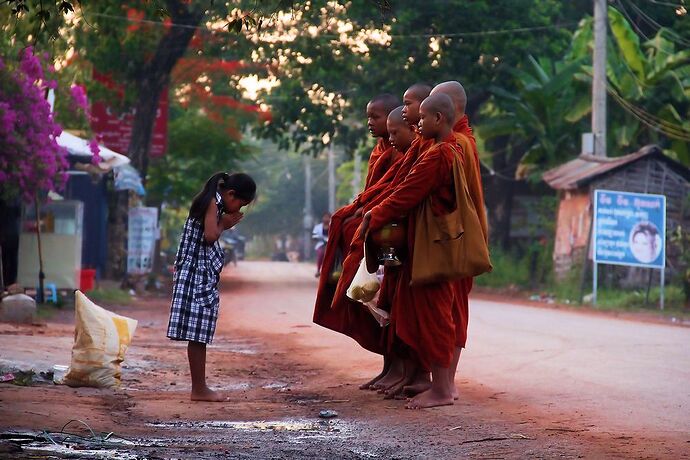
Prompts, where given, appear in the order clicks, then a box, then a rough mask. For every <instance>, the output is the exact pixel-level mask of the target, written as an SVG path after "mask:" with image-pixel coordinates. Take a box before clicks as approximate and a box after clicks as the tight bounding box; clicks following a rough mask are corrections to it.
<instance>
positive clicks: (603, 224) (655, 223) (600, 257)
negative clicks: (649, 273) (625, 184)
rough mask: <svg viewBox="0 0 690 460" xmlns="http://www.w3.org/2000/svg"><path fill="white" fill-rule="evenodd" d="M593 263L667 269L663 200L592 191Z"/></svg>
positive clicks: (610, 191)
mask: <svg viewBox="0 0 690 460" xmlns="http://www.w3.org/2000/svg"><path fill="white" fill-rule="evenodd" d="M593 225H594V239H593V241H594V251H593V255H594V262H595V263H600V264H614V265H630V266H635V267H647V268H659V269H663V268H664V267H665V266H666V197H665V196H664V195H652V194H646V193H630V192H618V191H613V190H595V191H594V222H593Z"/></svg>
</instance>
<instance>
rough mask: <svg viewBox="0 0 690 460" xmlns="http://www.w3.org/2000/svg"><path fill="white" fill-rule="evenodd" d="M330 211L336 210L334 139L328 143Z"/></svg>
mask: <svg viewBox="0 0 690 460" xmlns="http://www.w3.org/2000/svg"><path fill="white" fill-rule="evenodd" d="M328 212H330V213H333V212H335V152H334V151H333V139H331V141H330V142H329V143H328Z"/></svg>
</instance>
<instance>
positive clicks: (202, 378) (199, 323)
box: [167, 172, 256, 401]
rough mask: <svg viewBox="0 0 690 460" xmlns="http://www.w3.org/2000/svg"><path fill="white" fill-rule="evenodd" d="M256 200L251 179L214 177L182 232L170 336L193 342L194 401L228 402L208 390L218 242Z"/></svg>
mask: <svg viewBox="0 0 690 460" xmlns="http://www.w3.org/2000/svg"><path fill="white" fill-rule="evenodd" d="M255 196H256V184H255V183H254V180H253V179H252V178H251V177H249V176H248V175H247V174H242V173H237V174H228V173H224V172H222V173H216V174H214V175H213V176H211V177H210V178H209V179H208V181H206V184H205V185H204V188H203V189H202V190H201V192H199V193H198V194H197V195H196V196H195V197H194V200H193V201H192V206H191V207H190V209H189V216H188V217H187V220H186V222H185V224H184V229H183V230H182V236H181V238H180V246H179V247H178V249H177V255H176V257H175V274H174V279H173V295H172V305H171V307H170V321H169V323H168V334H167V336H168V337H169V338H171V339H173V340H186V341H188V342H189V343H188V345H187V358H188V359H189V370H190V373H191V376H192V393H191V399H192V401H223V400H224V399H225V398H224V397H223V396H222V395H220V394H218V393H217V392H215V391H213V390H211V389H210V388H209V387H208V386H207V385H206V344H209V343H211V341H212V340H213V334H214V332H215V330H216V321H217V320H218V306H219V303H220V296H219V292H218V281H219V279H220V271H221V270H222V268H223V250H222V249H221V247H220V244H219V243H218V238H220V235H221V233H223V231H224V230H227V229H229V228H232V227H234V226H235V225H236V224H237V223H238V222H239V221H240V220H242V217H243V214H242V213H241V212H240V209H241V208H242V207H243V206H246V205H248V204H249V203H251V202H252V201H253V200H254V197H255Z"/></svg>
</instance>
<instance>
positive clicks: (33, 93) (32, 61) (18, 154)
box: [0, 47, 98, 201]
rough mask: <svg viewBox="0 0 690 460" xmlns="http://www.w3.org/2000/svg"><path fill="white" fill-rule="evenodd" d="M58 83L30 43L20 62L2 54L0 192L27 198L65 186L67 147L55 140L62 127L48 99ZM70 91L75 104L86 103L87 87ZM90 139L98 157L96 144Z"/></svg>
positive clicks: (0, 84) (30, 198) (85, 104)
mask: <svg viewBox="0 0 690 460" xmlns="http://www.w3.org/2000/svg"><path fill="white" fill-rule="evenodd" d="M11 64H15V65H11ZM56 86H57V82H56V81H55V80H53V79H50V78H49V76H48V75H46V73H45V72H44V65H43V62H42V61H41V59H40V58H39V57H38V56H37V55H36V54H34V52H33V49H32V48H31V47H28V48H25V49H23V50H22V51H21V53H20V56H19V61H18V63H14V62H13V63H10V62H8V61H4V60H3V59H2V58H1V57H0V197H4V198H13V197H17V196H21V197H22V198H23V199H24V200H27V201H29V200H33V199H34V197H35V196H36V194H37V193H39V192H41V191H48V190H61V189H62V188H64V185H65V183H66V180H67V175H66V174H65V171H66V169H67V167H68V163H67V158H66V156H67V152H66V151H65V149H63V148H62V147H60V146H59V145H58V144H57V141H56V139H57V137H58V136H59V135H60V133H62V128H61V127H60V125H58V124H57V123H56V122H55V120H54V119H53V115H52V113H51V110H50V104H49V103H48V101H47V100H46V92H47V90H48V89H50V88H55V87H56ZM71 93H72V97H73V99H74V102H75V105H77V106H79V107H80V108H82V109H84V108H86V106H87V102H86V95H85V93H84V90H83V88H82V87H77V86H75V87H73V88H72V90H71ZM92 144H93V145H91V146H90V147H91V150H92V152H94V154H95V155H94V160H97V159H98V155H97V153H98V145H97V144H96V143H95V142H93V143H92Z"/></svg>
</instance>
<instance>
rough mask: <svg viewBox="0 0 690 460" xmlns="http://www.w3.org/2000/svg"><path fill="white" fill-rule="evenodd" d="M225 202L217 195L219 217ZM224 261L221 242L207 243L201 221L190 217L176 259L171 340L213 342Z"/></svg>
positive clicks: (170, 327) (170, 326) (169, 326)
mask: <svg viewBox="0 0 690 460" xmlns="http://www.w3.org/2000/svg"><path fill="white" fill-rule="evenodd" d="M221 202H222V201H221V197H220V195H218V194H216V204H218V205H219V206H218V209H219V212H218V218H220V216H221V214H222V211H221V208H222V205H220V203H221ZM223 259H224V257H223V250H222V249H221V247H220V243H218V241H216V242H214V243H213V244H208V243H206V241H205V240H204V230H203V225H202V223H201V221H199V220H197V219H194V218H192V217H188V218H187V221H186V222H185V224H184V229H183V230H182V237H181V238H180V246H179V247H178V249H177V255H176V256H175V274H174V278H173V280H174V283H173V295H172V305H171V308H170V321H169V322H168V334H167V335H168V337H169V338H171V339H173V340H188V341H192V342H201V343H211V341H212V340H213V334H214V332H215V330H216V321H217V320H218V306H219V303H220V297H219V293H218V281H219V280H220V271H221V270H222V269H223Z"/></svg>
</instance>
